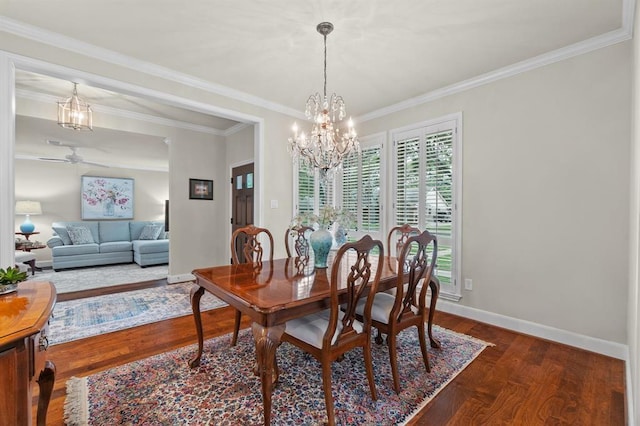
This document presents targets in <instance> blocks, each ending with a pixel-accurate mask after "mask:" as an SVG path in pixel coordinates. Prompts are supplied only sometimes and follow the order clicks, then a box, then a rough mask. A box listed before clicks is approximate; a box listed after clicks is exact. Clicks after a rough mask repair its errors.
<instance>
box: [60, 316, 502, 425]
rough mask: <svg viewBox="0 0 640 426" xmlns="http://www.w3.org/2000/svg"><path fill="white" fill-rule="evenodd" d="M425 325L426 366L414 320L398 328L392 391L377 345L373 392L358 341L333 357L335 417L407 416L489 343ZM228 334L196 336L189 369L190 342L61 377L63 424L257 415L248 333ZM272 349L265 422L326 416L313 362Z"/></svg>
mask: <svg viewBox="0 0 640 426" xmlns="http://www.w3.org/2000/svg"><path fill="white" fill-rule="evenodd" d="M434 334H435V337H436V338H437V339H439V340H440V342H441V344H442V349H430V350H429V354H430V362H431V373H427V372H426V371H425V368H424V365H423V363H422V356H421V354H420V345H419V343H418V337H417V333H416V330H415V328H414V329H413V330H411V329H409V330H405V331H403V332H402V333H401V334H400V335H399V344H398V346H399V348H398V366H399V373H400V381H401V386H402V392H401V393H400V395H397V394H396V393H395V392H394V390H393V388H392V378H391V368H390V367H389V355H388V351H387V348H386V346H385V345H377V344H373V346H372V352H373V365H374V371H375V378H376V388H377V391H378V400H377V401H372V400H371V398H370V394H369V386H368V384H367V379H366V372H365V369H364V361H363V359H362V351H361V350H360V349H356V350H353V351H351V352H350V353H348V354H347V355H346V356H345V359H344V360H343V361H341V362H335V363H333V366H332V369H333V370H332V371H333V375H332V378H333V396H334V398H335V405H336V421H337V422H338V424H344V425H347V424H348V425H391V424H401V423H403V422H406V421H408V420H409V419H410V418H411V417H413V416H414V415H415V413H417V412H418V411H419V410H420V409H421V408H422V407H424V406H425V405H426V404H427V403H428V402H429V401H430V400H431V399H432V398H433V397H434V396H435V395H436V394H437V393H438V392H439V391H441V390H442V389H443V388H444V387H445V386H446V385H447V384H448V383H449V382H450V381H451V380H453V378H454V377H456V375H458V374H459V373H460V372H461V371H462V370H463V369H464V368H465V367H466V366H467V365H469V364H470V363H471V362H472V361H473V360H474V359H475V358H476V357H477V356H478V355H479V354H480V352H482V351H483V350H484V349H485V348H486V347H487V346H488V345H490V344H488V343H486V342H483V341H480V340H477V339H475V338H472V337H469V336H465V335H461V334H458V333H455V332H452V331H450V330H446V329H443V328H439V327H436V328H435V329H434ZM229 340H230V335H227V336H222V337H219V338H216V339H211V340H208V341H206V342H205V348H204V349H205V350H204V354H203V357H202V361H201V365H200V367H198V368H196V369H193V370H191V369H189V367H188V365H187V361H188V360H189V359H190V358H191V357H193V355H194V354H195V352H196V346H195V345H192V346H188V347H185V348H181V349H178V350H176V351H172V352H167V353H164V354H160V355H156V356H153V357H150V358H147V359H144V360H140V361H136V362H133V363H130V364H126V365H123V366H120V367H116V368H113V369H111V370H107V371H103V372H100V373H98V374H95V375H92V376H89V377H83V378H71V379H70V380H69V381H68V382H67V400H66V402H65V420H66V421H67V424H68V425H105V424H154V425H179V424H180V425H203V424H215V425H249V424H252V425H253V424H262V422H263V416H262V394H261V391H260V381H259V380H258V378H257V377H255V376H254V375H253V364H254V361H255V355H254V352H255V351H254V343H253V337H252V335H251V333H250V331H249V330H243V332H242V333H241V335H240V338H239V340H238V345H237V346H235V347H230V346H229ZM277 357H278V365H279V367H280V371H281V375H280V379H279V382H278V386H277V387H276V389H275V390H274V394H273V400H272V404H273V408H272V410H273V411H272V424H275V425H290V424H300V425H310V424H322V423H323V422H326V421H327V417H326V410H325V404H324V393H323V391H322V373H321V367H320V364H319V363H318V362H317V361H316V360H315V358H313V357H311V356H310V355H308V354H306V353H304V352H302V351H300V350H299V349H297V348H295V347H294V346H292V345H290V344H288V343H283V344H282V345H281V346H280V347H279V348H278V354H277Z"/></svg>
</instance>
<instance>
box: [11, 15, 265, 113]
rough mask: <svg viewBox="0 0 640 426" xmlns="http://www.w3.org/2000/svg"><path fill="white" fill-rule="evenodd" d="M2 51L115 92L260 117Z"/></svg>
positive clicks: (41, 69) (24, 64)
mask: <svg viewBox="0 0 640 426" xmlns="http://www.w3.org/2000/svg"><path fill="white" fill-rule="evenodd" d="M1 23H2V17H1V16H0V24H1ZM0 29H1V25H0ZM0 54H1V55H6V56H7V57H8V59H9V60H10V61H13V62H14V63H15V64H18V66H17V68H19V69H22V70H25V71H31V72H35V73H39V74H45V75H48V76H51V77H56V78H60V79H63V80H70V81H76V82H79V83H83V84H87V85H90V86H95V87H99V88H101V89H105V90H109V91H112V92H117V93H123V94H125V95H131V96H137V97H141V98H146V99H150V100H153V101H156V102H159V103H163V104H166V105H171V106H175V107H178V108H184V109H188V110H192V111H196V112H200V113H203V114H210V115H215V116H218V117H222V118H227V119H229V120H234V121H239V122H242V123H254V122H256V121H257V120H258V117H256V116H254V115H251V114H246V113H243V112H240V111H235V110H231V109H228V108H223V107H219V106H217V105H214V104H210V103H205V102H200V101H194V100H191V99H187V98H183V97H180V96H176V95H172V94H169V93H166V92H160V91H158V90H155V89H148V88H146V87H143V86H138V85H136V84H132V83H126V82H123V81H120V80H114V79H112V78H108V77H103V76H100V75H97V74H92V73H89V72H85V71H80V70H77V69H73V68H68V67H65V66H62V65H57V64H52V63H49V62H45V61H41V60H39V59H34V58H29V57H27V56H22V55H17V54H15V53H11V52H6V51H0Z"/></svg>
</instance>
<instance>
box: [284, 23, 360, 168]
mask: <svg viewBox="0 0 640 426" xmlns="http://www.w3.org/2000/svg"><path fill="white" fill-rule="evenodd" d="M316 30H317V31H318V32H319V33H320V34H322V36H323V37H324V91H323V95H322V96H321V95H320V94H319V93H317V92H316V93H315V94H314V95H311V96H309V99H307V105H306V108H305V116H306V117H307V118H308V119H309V120H311V121H312V127H311V131H310V132H309V134H308V135H307V134H305V133H304V132H298V125H297V124H296V123H294V125H293V136H292V137H290V138H289V144H288V151H289V153H290V154H291V156H292V157H293V158H294V159H296V160H298V161H302V162H303V163H304V164H306V165H308V166H309V167H310V168H312V169H319V170H320V172H321V175H322V176H326V175H327V173H330V172H333V171H335V170H336V169H338V168H340V167H341V166H342V161H343V160H344V159H345V158H347V157H349V156H350V155H352V154H357V153H359V152H360V143H359V142H358V138H357V134H356V131H355V129H354V128H353V122H352V120H351V118H349V120H348V123H347V125H346V126H343V120H344V118H345V117H346V108H345V105H344V100H343V99H342V96H338V95H336V94H335V93H333V94H332V95H331V97H330V98H327V35H329V33H331V31H333V24H331V23H330V22H321V23H319V24H318V26H317V27H316ZM336 118H337V121H336ZM341 127H342V129H343V130H341Z"/></svg>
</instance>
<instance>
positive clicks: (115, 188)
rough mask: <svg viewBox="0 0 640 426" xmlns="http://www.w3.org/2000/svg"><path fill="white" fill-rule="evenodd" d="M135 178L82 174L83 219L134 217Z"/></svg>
mask: <svg viewBox="0 0 640 426" xmlns="http://www.w3.org/2000/svg"><path fill="white" fill-rule="evenodd" d="M133 196H134V192H133V179H132V178H114V177H102V176H81V185H80V202H81V204H82V209H81V210H82V219H83V220H91V219H96V220H120V219H133V201H134V200H133Z"/></svg>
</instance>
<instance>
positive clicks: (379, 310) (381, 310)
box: [356, 293, 418, 324]
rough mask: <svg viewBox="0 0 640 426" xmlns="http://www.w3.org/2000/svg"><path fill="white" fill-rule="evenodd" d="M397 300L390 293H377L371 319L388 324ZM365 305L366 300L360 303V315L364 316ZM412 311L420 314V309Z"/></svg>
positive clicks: (357, 311)
mask: <svg viewBox="0 0 640 426" xmlns="http://www.w3.org/2000/svg"><path fill="white" fill-rule="evenodd" d="M395 300H396V297H395V295H391V294H389V293H376V295H375V297H374V298H373V305H371V319H372V320H373V321H377V322H381V323H383V324H388V323H389V314H390V313H391V309H393V304H394V302H395ZM365 303H366V301H365V300H360V303H358V306H356V313H357V314H358V315H363V312H364V305H365ZM411 310H412V311H413V312H414V313H416V314H417V313H418V309H417V308H416V307H415V306H412V307H411Z"/></svg>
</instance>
